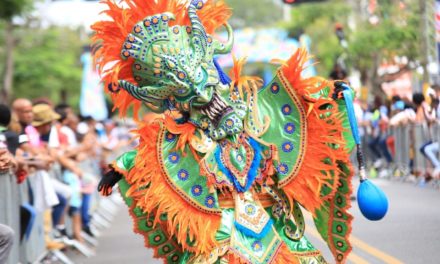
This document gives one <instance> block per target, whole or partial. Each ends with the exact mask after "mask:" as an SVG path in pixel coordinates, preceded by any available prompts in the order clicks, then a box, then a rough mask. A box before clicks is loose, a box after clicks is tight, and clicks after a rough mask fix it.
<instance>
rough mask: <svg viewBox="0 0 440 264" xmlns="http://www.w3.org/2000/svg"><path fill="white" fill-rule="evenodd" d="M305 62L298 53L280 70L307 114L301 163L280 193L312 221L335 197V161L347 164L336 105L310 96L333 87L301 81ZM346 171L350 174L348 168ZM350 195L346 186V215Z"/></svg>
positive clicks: (318, 81) (337, 174) (311, 80)
mask: <svg viewBox="0 0 440 264" xmlns="http://www.w3.org/2000/svg"><path fill="white" fill-rule="evenodd" d="M308 59H309V57H308V55H307V52H306V51H305V50H304V49H298V50H297V52H296V53H295V54H294V55H293V56H292V57H291V58H290V59H289V60H288V61H287V65H286V66H283V67H281V72H282V75H284V77H285V78H286V79H287V80H288V82H289V83H290V84H291V87H293V89H295V92H296V93H297V94H298V95H299V97H300V98H301V101H302V105H303V107H304V108H305V109H308V110H309V111H308V113H309V114H308V116H307V133H306V135H307V138H306V139H305V140H306V145H307V147H306V149H305V154H304V155H305V157H304V161H303V163H302V167H301V169H300V170H299V172H298V175H297V176H296V177H295V178H294V179H293V180H292V181H290V182H288V183H286V184H285V186H283V190H284V191H285V193H286V195H287V197H288V198H289V200H290V201H291V202H292V201H293V200H295V201H298V202H299V203H300V204H301V205H302V206H303V207H304V208H306V209H307V210H308V211H309V212H311V213H312V214H313V216H314V217H316V212H317V210H318V209H320V208H321V206H323V203H324V201H325V200H328V201H333V199H334V197H335V193H336V191H337V188H338V186H339V180H340V177H341V175H343V174H342V172H341V170H340V168H338V161H339V162H341V161H342V162H344V163H345V164H347V165H349V164H350V161H349V154H348V150H347V149H346V147H345V146H346V142H345V140H344V138H343V134H342V133H343V132H344V128H343V126H342V116H341V115H342V114H341V113H340V112H339V111H338V105H337V103H336V102H335V101H334V100H333V99H332V98H331V97H321V98H317V99H316V98H312V97H311V96H310V95H311V94H314V93H317V92H319V91H320V90H321V89H323V88H325V87H330V88H331V89H330V95H331V94H332V93H333V91H334V84H333V82H330V81H326V80H324V79H322V78H318V77H312V78H307V79H302V78H301V72H302V71H303V69H304V65H305V62H306V61H307V60H308ZM335 145H338V146H339V148H337V149H335V147H334V146H335ZM324 161H325V162H324ZM350 171H352V169H351V168H350ZM347 182H350V179H347ZM324 186H328V187H329V188H330V190H331V191H330V192H329V193H328V194H326V195H325V196H323V194H322V193H321V191H322V188H323V187H324ZM350 194H351V186H349V192H348V194H347V206H346V207H345V208H343V209H344V210H346V211H347V210H348V208H350V206H351V205H350V199H349V196H350ZM347 214H348V212H347ZM330 222H331V221H330ZM350 222H351V216H349V219H348V220H347V225H348V226H350ZM330 224H331V223H329V225H330ZM349 231H350V230H349ZM349 231H348V232H347V236H348V235H349V233H350V232H349ZM330 247H331V249H332V252H333V254H335V255H336V251H335V250H334V247H333V248H332V246H331V245H330ZM349 251H350V250H349ZM349 251H348V252H349ZM348 252H347V253H346V255H347V254H348ZM346 255H345V256H346Z"/></svg>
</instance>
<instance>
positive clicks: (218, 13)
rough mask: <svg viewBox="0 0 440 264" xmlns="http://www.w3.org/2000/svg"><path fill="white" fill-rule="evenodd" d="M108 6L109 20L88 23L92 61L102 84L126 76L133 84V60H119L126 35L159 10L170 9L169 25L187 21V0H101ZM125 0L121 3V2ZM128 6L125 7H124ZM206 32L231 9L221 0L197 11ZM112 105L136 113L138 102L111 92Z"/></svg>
mask: <svg viewBox="0 0 440 264" xmlns="http://www.w3.org/2000/svg"><path fill="white" fill-rule="evenodd" d="M101 3H103V4H105V5H107V7H108V9H107V10H105V11H103V13H104V14H106V15H107V16H108V17H110V20H108V21H99V22H97V23H95V24H94V25H92V29H93V30H94V31H95V35H94V36H93V38H92V42H93V44H92V46H94V47H98V48H97V49H96V50H95V63H96V64H97V65H98V66H99V67H98V69H99V72H100V74H101V78H102V81H103V83H104V85H105V87H109V85H110V86H112V87H114V88H113V89H116V87H118V80H126V81H129V82H132V83H134V84H136V83H137V82H136V81H135V80H134V78H133V70H132V65H133V62H134V60H133V59H132V58H129V59H127V60H122V59H121V57H120V52H121V49H122V45H123V43H124V41H125V38H126V37H127V35H128V34H129V33H130V32H131V31H132V29H133V27H134V25H135V24H136V23H138V22H139V21H141V20H143V19H144V18H145V17H147V16H151V15H154V14H158V13H163V12H171V13H173V14H174V15H175V17H176V19H175V20H174V21H170V23H169V24H170V26H173V25H190V21H189V18H188V15H187V6H188V4H189V1H188V0H184V1H178V0H160V1H154V0H122V1H121V3H119V4H116V3H115V0H102V1H101ZM124 4H125V5H124ZM127 6H128V7H127ZM197 14H198V16H199V18H200V20H201V22H202V24H203V25H204V27H205V29H206V32H207V33H208V34H212V33H214V31H215V30H216V29H217V28H218V27H220V26H221V25H223V24H225V23H226V22H227V20H228V19H229V17H230V16H231V14H232V12H231V9H230V8H229V7H228V6H227V5H226V4H225V3H224V2H223V1H207V2H206V3H205V4H204V7H203V8H202V9H201V10H199V11H198V12H197ZM111 97H112V100H113V102H114V107H115V108H114V109H119V111H120V115H122V116H124V115H126V113H127V110H128V108H129V107H130V106H134V117H135V118H136V117H137V113H138V110H139V108H140V106H141V103H140V102H139V101H137V100H136V99H135V98H134V97H132V96H131V95H130V94H128V93H127V92H126V91H124V90H121V91H119V92H118V93H111Z"/></svg>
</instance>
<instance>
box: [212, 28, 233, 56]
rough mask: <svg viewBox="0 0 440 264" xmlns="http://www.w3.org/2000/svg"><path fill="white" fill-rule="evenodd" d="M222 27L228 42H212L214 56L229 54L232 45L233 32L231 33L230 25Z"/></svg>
mask: <svg viewBox="0 0 440 264" xmlns="http://www.w3.org/2000/svg"><path fill="white" fill-rule="evenodd" d="M224 26H225V28H226V31H227V32H228V41H226V43H221V42H220V41H218V40H214V54H227V53H229V52H231V50H232V46H233V45H234V32H233V31H232V27H231V25H229V24H228V23H226V24H225V25H224Z"/></svg>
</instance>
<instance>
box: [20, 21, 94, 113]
mask: <svg viewBox="0 0 440 264" xmlns="http://www.w3.org/2000/svg"><path fill="white" fill-rule="evenodd" d="M17 33H19V35H20V36H21V41H20V42H19V44H18V46H17V52H16V54H15V56H16V67H15V73H14V82H15V84H14V97H17V96H20V97H21V96H23V97H28V98H37V97H41V96H45V97H48V98H50V99H52V100H53V101H55V102H59V101H60V100H62V99H63V98H61V94H63V93H67V96H66V97H67V99H68V101H69V103H70V104H71V105H77V104H78V101H79V91H80V87H81V71H82V67H81V64H80V56H81V53H82V47H83V45H84V44H86V43H83V42H82V41H81V40H80V37H79V33H78V32H77V31H75V30H72V29H69V28H62V27H51V28H48V29H41V28H21V29H19V30H17Z"/></svg>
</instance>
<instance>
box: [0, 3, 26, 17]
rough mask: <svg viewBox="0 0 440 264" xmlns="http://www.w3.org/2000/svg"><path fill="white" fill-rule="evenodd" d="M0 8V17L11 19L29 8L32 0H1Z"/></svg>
mask: <svg viewBox="0 0 440 264" xmlns="http://www.w3.org/2000/svg"><path fill="white" fill-rule="evenodd" d="M1 2H2V3H1V8H0V19H3V20H11V19H12V17H13V16H18V15H20V14H22V12H24V11H26V10H27V9H28V8H30V6H31V4H32V0H2V1H1Z"/></svg>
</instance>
